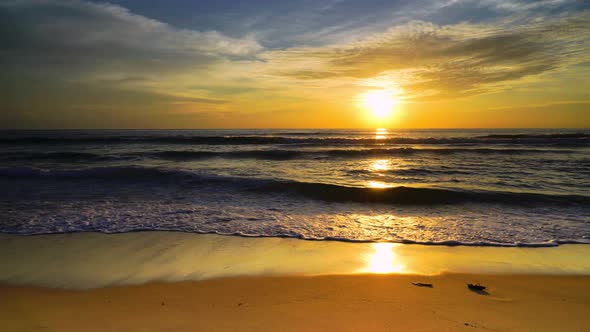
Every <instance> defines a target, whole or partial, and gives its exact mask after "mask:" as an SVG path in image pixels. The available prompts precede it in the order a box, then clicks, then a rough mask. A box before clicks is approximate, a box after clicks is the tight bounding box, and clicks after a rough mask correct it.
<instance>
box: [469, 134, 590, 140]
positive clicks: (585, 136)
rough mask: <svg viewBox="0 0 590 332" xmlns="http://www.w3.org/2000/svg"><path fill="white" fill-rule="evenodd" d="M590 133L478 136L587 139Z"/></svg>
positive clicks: (494, 135)
mask: <svg viewBox="0 0 590 332" xmlns="http://www.w3.org/2000/svg"><path fill="white" fill-rule="evenodd" d="M589 136H590V135H589V134H585V133H567V134H560V133H557V134H491V135H481V136H476V137H477V138H494V139H505V138H509V139H527V138H535V139H571V138H585V139H587V138H588V137H589Z"/></svg>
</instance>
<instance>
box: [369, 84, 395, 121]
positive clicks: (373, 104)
mask: <svg viewBox="0 0 590 332" xmlns="http://www.w3.org/2000/svg"><path fill="white" fill-rule="evenodd" d="M362 103H363V106H364V107H365V108H366V109H367V110H368V111H369V112H371V115H372V117H373V118H374V119H375V120H385V119H387V118H389V117H390V116H391V115H392V113H393V107H394V106H395V104H396V103H397V100H396V99H395V98H394V96H392V94H391V93H389V92H387V91H385V90H376V91H369V92H367V93H365V94H364V95H363V96H362Z"/></svg>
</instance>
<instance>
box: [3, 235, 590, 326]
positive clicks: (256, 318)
mask: <svg viewBox="0 0 590 332" xmlns="http://www.w3.org/2000/svg"><path fill="white" fill-rule="evenodd" d="M0 240H1V241H0V261H1V262H2V265H0V285H2V286H0V294H1V299H2V300H1V301H0V326H2V327H3V329H2V331H238V330H239V331H328V330H342V331H473V330H480V331H585V330H587V327H588V326H590V316H588V315H587V311H588V308H589V307H590V260H589V259H588V258H587V257H589V255H588V253H589V251H590V246H586V245H563V246H559V247H548V248H494V247H465V246H458V247H446V246H423V245H401V244H391V243H344V242H331V241H301V240H297V239H279V238H255V239H253V238H242V237H235V236H219V235H195V234H184V233H174V232H137V233H126V234H110V235H106V234H97V233H82V234H62V235H47V236H33V237H27V236H17V235H0ZM413 282H421V283H429V284H432V286H433V287H432V288H429V287H418V286H415V285H413V284H412V283H413ZM467 283H480V284H482V285H485V286H486V287H487V288H486V292H487V293H476V292H473V291H471V290H469V289H468V288H467Z"/></svg>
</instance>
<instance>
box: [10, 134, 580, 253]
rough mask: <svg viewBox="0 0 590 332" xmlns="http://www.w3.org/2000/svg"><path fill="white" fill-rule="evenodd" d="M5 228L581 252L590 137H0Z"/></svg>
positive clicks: (18, 231) (25, 231)
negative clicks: (571, 247)
mask: <svg viewBox="0 0 590 332" xmlns="http://www.w3.org/2000/svg"><path fill="white" fill-rule="evenodd" d="M0 188H2V190H0V216H2V217H1V218H0V232H3V233H12V234H23V235H32V234H53V233H75V232H103V233H123V232H134V231H146V230H148V231H149V230H154V231H155V230H158V231H180V232H188V233H216V234H223V235H236V236H248V237H293V238H300V239H308V240H337V241H359V242H371V241H375V242H380V241H385V242H397V243H420V244H440V245H477V246H555V245H559V244H563V243H590V131H588V130H572V129H568V130H565V129H551V130H549V129H534V130H532V129H510V130H504V129H502V130H490V129H477V130H476V129H472V130H459V129H453V130H450V129H449V130H397V129H377V130H341V129H338V130H300V129H290V130H84V131H82V130H79V131H78V130H63V131H0Z"/></svg>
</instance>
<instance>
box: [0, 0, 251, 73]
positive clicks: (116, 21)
mask: <svg viewBox="0 0 590 332" xmlns="http://www.w3.org/2000/svg"><path fill="white" fill-rule="evenodd" d="M0 22H1V23H0V40H2V43H1V44H0V66H3V67H4V69H8V70H10V69H11V68H17V69H16V70H18V71H20V72H21V73H24V72H27V71H29V72H33V73H38V74H39V76H54V78H58V79H74V80H80V79H81V80H89V79H92V78H97V79H109V80H113V81H116V80H120V81H121V82H123V81H125V78H127V77H140V76H141V77H143V79H142V81H143V82H144V83H145V82H147V81H149V79H150V77H152V78H155V79H160V78H161V77H162V76H166V75H171V74H174V73H183V72H185V71H186V70H198V69H201V70H205V69H207V67H208V66H211V65H212V64H216V63H220V62H223V61H226V59H243V58H252V57H253V56H254V55H255V54H256V52H258V51H260V50H261V49H262V47H261V46H260V45H259V43H258V42H257V41H256V40H254V39H253V38H231V37H228V36H225V35H223V34H221V33H219V32H216V31H193V30H187V29H178V28H175V27H173V26H170V25H168V24H166V23H163V22H160V21H157V20H153V19H150V18H147V17H143V16H140V15H136V14H133V13H131V12H129V11H128V10H127V9H125V8H123V7H120V6H117V5H112V4H101V3H92V2H84V1H77V0H71V1H67V0H22V1H3V2H0ZM123 83H125V84H127V85H129V84H130V83H133V82H131V81H130V80H127V81H125V82H123ZM135 83H139V82H135Z"/></svg>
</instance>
